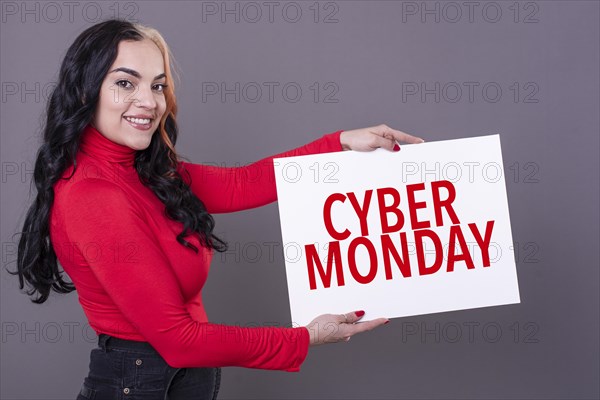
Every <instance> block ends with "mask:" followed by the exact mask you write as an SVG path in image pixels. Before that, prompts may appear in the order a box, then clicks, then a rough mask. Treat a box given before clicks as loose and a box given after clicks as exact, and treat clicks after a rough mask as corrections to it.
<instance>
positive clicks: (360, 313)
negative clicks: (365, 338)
mask: <svg viewBox="0 0 600 400" xmlns="http://www.w3.org/2000/svg"><path fill="white" fill-rule="evenodd" d="M355 314H356V316H357V317H362V316H363V315H365V312H364V311H357V312H355Z"/></svg>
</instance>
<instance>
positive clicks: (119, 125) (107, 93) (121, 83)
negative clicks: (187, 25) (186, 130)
mask: <svg viewBox="0 0 600 400" xmlns="http://www.w3.org/2000/svg"><path fill="white" fill-rule="evenodd" d="M165 83H166V79H165V69H164V61H163V57H162V54H161V52H160V50H159V49H158V47H157V46H156V45H155V44H154V43H153V42H152V41H150V40H147V39H144V40H142V41H138V42H134V41H122V42H121V43H119V47H118V53H117V58H116V59H115V62H114V63H113V65H112V66H111V67H110V68H109V70H108V73H107V74H106V77H105V78H104V81H103V82H102V87H101V88H100V96H99V100H98V106H97V108H96V112H95V114H94V117H93V120H92V125H93V126H94V127H95V128H96V129H97V130H98V131H100V133H102V134H103V135H104V136H106V137H107V138H108V139H110V140H112V141H113V142H115V143H119V144H122V145H124V146H127V147H130V148H132V149H135V150H144V149H146V148H147V147H148V146H149V145H150V140H151V139H152V134H153V133H154V131H155V130H156V129H157V127H158V124H159V123H160V119H161V117H162V116H163V114H164V112H165V108H166V100H165V96H164V94H163V88H164V85H165Z"/></svg>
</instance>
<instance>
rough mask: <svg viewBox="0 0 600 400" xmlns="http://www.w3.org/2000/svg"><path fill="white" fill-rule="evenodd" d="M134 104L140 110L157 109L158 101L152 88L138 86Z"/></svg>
mask: <svg viewBox="0 0 600 400" xmlns="http://www.w3.org/2000/svg"><path fill="white" fill-rule="evenodd" d="M134 103H136V105H137V106H138V107H140V108H146V109H149V110H151V109H154V108H156V99H155V98H154V93H152V89H151V88H146V87H141V86H138V90H137V93H136V95H135V97H134Z"/></svg>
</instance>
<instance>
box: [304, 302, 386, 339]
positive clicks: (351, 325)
mask: <svg viewBox="0 0 600 400" xmlns="http://www.w3.org/2000/svg"><path fill="white" fill-rule="evenodd" d="M363 315H365V312H364V311H362V310H361V311H353V312H349V313H346V314H323V315H319V316H318V317H317V318H315V319H313V320H312V321H311V322H310V323H309V324H308V325H306V329H308V332H309V334H310V345H311V346H316V345H319V344H324V343H337V342H347V341H348V340H350V338H351V337H352V336H354V335H356V334H357V333H360V332H366V331H370V330H371V329H374V328H376V327H378V326H381V325H385V324H387V323H388V322H390V320H389V319H387V318H378V319H374V320H372V321H367V322H361V323H360V324H356V323H355V322H357V321H358V320H360V319H361V318H362V317H363Z"/></svg>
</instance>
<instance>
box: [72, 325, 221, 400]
mask: <svg viewBox="0 0 600 400" xmlns="http://www.w3.org/2000/svg"><path fill="white" fill-rule="evenodd" d="M220 383H221V369H220V368H173V367H171V366H169V365H168V364H167V363H166V362H165V360H164V359H163V358H162V357H161V356H160V354H159V353H158V352H157V351H156V350H154V348H153V347H152V346H151V345H150V344H149V343H146V342H136V341H132V340H124V339H120V338H116V337H113V336H109V335H105V334H101V335H100V336H99V337H98V347H96V348H95V349H93V350H92V352H91V354H90V371H89V374H88V376H87V377H86V378H85V379H84V381H83V385H82V387H81V391H80V392H79V395H78V396H77V400H134V399H135V400H138V399H139V400H142V399H143V400H146V399H147V400H166V399H168V400H179V399H189V400H194V399H198V400H201V399H202V400H204V399H211V400H212V399H216V398H217V394H218V392H219V385H220Z"/></svg>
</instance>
